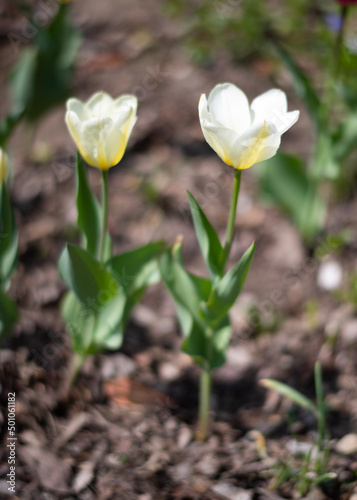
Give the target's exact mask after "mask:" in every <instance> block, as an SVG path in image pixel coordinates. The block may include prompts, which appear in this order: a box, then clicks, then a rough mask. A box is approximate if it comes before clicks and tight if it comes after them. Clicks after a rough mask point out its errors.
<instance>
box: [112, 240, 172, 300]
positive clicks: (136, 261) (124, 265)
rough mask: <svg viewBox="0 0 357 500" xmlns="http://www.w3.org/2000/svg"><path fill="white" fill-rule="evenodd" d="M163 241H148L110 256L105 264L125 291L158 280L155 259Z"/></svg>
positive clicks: (130, 291) (151, 283) (162, 246)
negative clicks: (146, 243)
mask: <svg viewBox="0 0 357 500" xmlns="http://www.w3.org/2000/svg"><path fill="white" fill-rule="evenodd" d="M163 248H164V242H162V241H158V242H155V243H149V244H148V245H145V246H143V247H140V248H136V249H134V250H131V251H130V252H126V253H123V254H121V255H115V256H114V257H112V258H111V259H110V260H109V261H108V263H107V265H108V268H109V269H110V270H111V271H112V272H113V273H114V276H115V278H116V280H117V281H118V283H120V285H121V286H122V287H123V288H124V290H125V291H126V293H132V292H133V291H136V290H138V289H141V288H142V287H146V286H148V285H154V284H156V283H158V282H159V280H160V275H159V269H158V263H157V259H158V256H159V253H160V252H161V251H162V250H163Z"/></svg>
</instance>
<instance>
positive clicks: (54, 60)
mask: <svg viewBox="0 0 357 500" xmlns="http://www.w3.org/2000/svg"><path fill="white" fill-rule="evenodd" d="M69 8H70V6H69V4H61V5H60V6H59V8H58V11H57V13H56V16H55V17H54V18H53V19H52V21H51V22H50V23H49V24H46V26H39V25H37V26H36V29H37V32H36V35H35V36H34V37H33V39H32V40H31V43H30V44H29V46H28V47H27V48H26V49H25V50H23V51H22V53H21V55H20V57H19V60H18V62H17V64H16V66H15V68H14V69H13V71H12V74H11V76H10V82H11V90H12V94H13V97H14V101H15V103H16V104H17V105H18V106H21V107H24V108H25V109H26V113H25V117H26V119H28V120H29V121H36V120H38V119H39V118H40V117H41V116H42V115H43V114H44V113H46V112H48V111H49V110H50V109H51V108H53V107H54V106H55V105H57V104H59V103H63V102H64V100H65V99H66V98H67V97H68V95H69V90H70V83H71V79H72V74H73V67H74V62H75V58H76V54H77V51H78V48H79V45H80V43H81V37H80V35H79V32H78V30H77V29H76V28H75V27H73V26H72V24H71V21H70V17H69ZM35 17H36V16H35ZM35 24H36V22H35Z"/></svg>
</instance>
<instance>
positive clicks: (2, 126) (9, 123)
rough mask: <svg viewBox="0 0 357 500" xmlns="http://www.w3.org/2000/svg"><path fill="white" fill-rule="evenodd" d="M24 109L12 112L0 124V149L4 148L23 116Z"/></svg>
mask: <svg viewBox="0 0 357 500" xmlns="http://www.w3.org/2000/svg"><path fill="white" fill-rule="evenodd" d="M24 112H25V110H24V108H19V109H16V110H14V111H12V112H11V113H10V114H8V115H7V116H6V117H5V118H3V119H2V120H1V122H0V147H2V148H4V147H5V145H6V143H7V141H8V139H9V137H10V135H11V134H12V132H13V131H14V129H15V128H16V126H17V125H18V124H19V122H20V121H21V119H22V118H23V116H24Z"/></svg>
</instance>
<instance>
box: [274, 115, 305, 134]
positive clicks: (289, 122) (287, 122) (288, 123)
mask: <svg viewBox="0 0 357 500" xmlns="http://www.w3.org/2000/svg"><path fill="white" fill-rule="evenodd" d="M299 116H300V111H290V112H289V113H286V114H285V115H284V116H282V120H281V123H280V124H279V126H278V125H277V124H275V125H277V128H278V130H279V133H280V134H284V132H286V131H287V130H289V128H290V127H292V126H293V125H294V123H296V122H297V121H298V119H299Z"/></svg>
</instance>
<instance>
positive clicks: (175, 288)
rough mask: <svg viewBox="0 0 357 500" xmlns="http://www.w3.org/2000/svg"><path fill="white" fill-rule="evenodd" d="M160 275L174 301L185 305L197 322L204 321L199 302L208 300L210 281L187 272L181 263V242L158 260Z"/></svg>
mask: <svg viewBox="0 0 357 500" xmlns="http://www.w3.org/2000/svg"><path fill="white" fill-rule="evenodd" d="M159 268H160V273H161V277H162V279H163V281H164V283H165V285H166V286H167V288H168V289H169V290H170V293H171V295H172V297H173V299H174V300H175V302H176V303H178V304H180V305H181V306H183V307H185V309H187V311H189V313H190V314H191V316H192V317H193V318H194V319H195V321H196V322H197V323H202V324H203V325H204V321H203V318H202V315H200V312H199V311H200V304H201V302H202V301H206V300H208V297H209V295H210V292H211V289H212V283H211V281H210V280H208V279H206V278H201V277H198V276H194V275H193V274H191V273H188V272H187V271H186V270H185V268H184V267H183V265H182V263H181V243H180V244H178V245H174V246H173V247H171V248H169V249H168V250H166V251H165V252H164V253H163V255H162V256H161V258H160V260H159Z"/></svg>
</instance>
